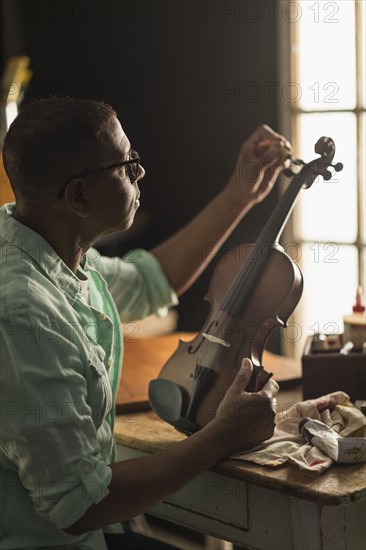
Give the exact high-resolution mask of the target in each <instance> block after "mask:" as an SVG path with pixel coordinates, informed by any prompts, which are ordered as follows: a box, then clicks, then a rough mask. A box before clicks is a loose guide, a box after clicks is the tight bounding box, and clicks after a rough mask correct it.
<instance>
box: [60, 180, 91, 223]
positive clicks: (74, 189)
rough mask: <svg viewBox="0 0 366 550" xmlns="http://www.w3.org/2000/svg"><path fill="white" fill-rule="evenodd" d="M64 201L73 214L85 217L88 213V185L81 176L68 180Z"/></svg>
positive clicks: (89, 209)
mask: <svg viewBox="0 0 366 550" xmlns="http://www.w3.org/2000/svg"><path fill="white" fill-rule="evenodd" d="M64 202H65V203H66V204H67V206H68V207H69V208H70V210H71V211H72V212H74V214H76V215H78V216H81V217H82V218H87V217H88V216H89V214H90V211H91V208H90V202H89V193H88V186H87V183H86V181H85V180H84V179H83V178H74V179H72V180H70V181H69V183H68V184H67V187H66V189H65V195H64Z"/></svg>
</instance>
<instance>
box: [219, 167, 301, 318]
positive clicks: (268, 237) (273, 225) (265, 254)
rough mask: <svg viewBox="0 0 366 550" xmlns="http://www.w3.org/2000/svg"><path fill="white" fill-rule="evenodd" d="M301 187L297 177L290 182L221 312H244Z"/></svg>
mask: <svg viewBox="0 0 366 550" xmlns="http://www.w3.org/2000/svg"><path fill="white" fill-rule="evenodd" d="M302 186H303V182H302V181H301V178H300V177H299V174H298V175H297V176H295V177H294V178H293V179H292V181H291V183H290V185H289V186H288V188H287V189H286V191H285V192H284V193H283V195H282V197H281V198H280V201H279V202H278V204H277V206H276V208H275V209H274V210H273V212H272V214H271V216H270V218H269V220H268V221H267V223H266V225H265V226H264V228H263V230H262V231H261V233H260V235H259V237H258V239H257V241H256V244H255V246H254V248H253V250H252V252H251V253H250V255H249V256H248V258H247V260H246V262H245V263H244V265H243V267H242V268H241V270H240V271H239V273H238V275H237V276H236V278H235V280H234V283H233V284H232V286H231V288H230V289H229V290H228V292H227V293H226V296H225V297H224V299H223V301H222V304H221V307H220V309H221V310H223V311H226V312H228V313H229V314H230V315H234V316H239V315H240V314H241V312H242V311H243V307H244V304H245V302H246V300H247V298H248V297H249V295H250V293H251V291H252V288H253V286H254V285H255V284H256V282H257V281H258V277H259V275H260V274H261V272H262V270H263V268H264V266H265V264H266V262H268V261H270V260H271V250H272V248H273V247H274V246H275V245H276V244H277V243H278V240H279V238H280V236H281V233H282V231H283V228H284V226H285V224H286V222H287V220H288V218H289V216H290V214H291V211H292V209H293V207H294V205H295V202H296V199H297V196H298V194H299V192H300V190H301V188H302Z"/></svg>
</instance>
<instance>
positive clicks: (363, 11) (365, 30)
mask: <svg viewBox="0 0 366 550" xmlns="http://www.w3.org/2000/svg"><path fill="white" fill-rule="evenodd" d="M357 4H358V9H359V13H360V23H359V25H358V26H359V27H360V37H359V41H360V50H361V51H360V56H361V67H360V70H361V75H360V77H361V81H362V85H361V98H360V99H361V105H362V107H366V6H365V0H359V1H358V2H357Z"/></svg>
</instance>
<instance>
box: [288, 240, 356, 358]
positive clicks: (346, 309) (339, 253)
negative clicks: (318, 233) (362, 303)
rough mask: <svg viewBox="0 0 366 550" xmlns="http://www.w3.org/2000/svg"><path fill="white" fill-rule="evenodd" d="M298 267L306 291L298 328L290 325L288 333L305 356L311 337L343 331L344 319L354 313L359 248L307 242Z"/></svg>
mask: <svg viewBox="0 0 366 550" xmlns="http://www.w3.org/2000/svg"><path fill="white" fill-rule="evenodd" d="M298 264H299V267H300V269H301V271H302V273H303V276H304V292H303V295H302V297H301V300H300V303H299V306H298V308H297V309H296V310H295V312H296V328H295V329H293V330H291V324H290V325H289V329H288V330H287V331H286V332H288V334H287V337H288V338H289V339H291V338H293V339H294V340H297V342H295V343H296V344H297V346H296V347H297V355H301V353H302V351H303V349H304V345H305V340H306V336H308V335H309V334H315V333H318V332H320V333H322V332H323V333H328V334H331V333H340V332H343V316H344V315H347V314H349V313H351V312H352V306H353V304H354V300H355V296H356V289H357V285H358V275H357V272H358V265H357V251H356V247H354V246H338V245H335V244H334V245H333V244H332V245H331V244H322V243H317V242H314V243H304V244H303V246H302V256H301V260H300V261H299V262H298ZM285 337H286V336H285ZM290 341H291V340H290Z"/></svg>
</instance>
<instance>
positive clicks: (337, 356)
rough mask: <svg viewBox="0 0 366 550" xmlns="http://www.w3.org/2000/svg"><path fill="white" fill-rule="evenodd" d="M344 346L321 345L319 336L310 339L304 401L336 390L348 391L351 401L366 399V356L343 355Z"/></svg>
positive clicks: (304, 364) (304, 358)
mask: <svg viewBox="0 0 366 550" xmlns="http://www.w3.org/2000/svg"><path fill="white" fill-rule="evenodd" d="M337 336H339V342H340V345H339V346H337V345H334V344H335V343H336V342H335V341H334V338H333V342H332V343H333V346H332V345H329V346H328V349H326V347H325V346H323V347H321V346H320V345H319V335H314V336H309V337H308V339H307V341H306V345H305V350H304V354H303V356H302V361H301V362H302V388H303V398H304V399H313V398H316V397H320V396H322V395H325V394H327V393H331V392H334V391H338V390H341V391H344V392H345V393H347V394H348V395H349V396H350V398H351V401H353V402H355V401H356V400H358V399H360V400H365V399H366V353H364V352H350V353H348V354H346V355H343V354H341V353H339V350H340V348H341V343H342V336H341V335H337Z"/></svg>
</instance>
